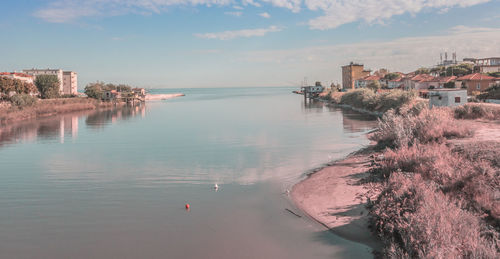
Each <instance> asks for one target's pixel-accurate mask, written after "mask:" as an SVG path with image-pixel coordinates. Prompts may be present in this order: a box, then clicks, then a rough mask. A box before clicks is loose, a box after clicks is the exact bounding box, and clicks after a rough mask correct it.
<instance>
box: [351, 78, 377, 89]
mask: <svg viewBox="0 0 500 259" xmlns="http://www.w3.org/2000/svg"><path fill="white" fill-rule="evenodd" d="M380 79H381V77H380V76H376V75H371V76H365V77H363V78H360V79H358V80H356V81H354V88H356V89H357V88H365V87H366V86H367V85H369V84H370V83H371V82H375V81H378V82H380Z"/></svg>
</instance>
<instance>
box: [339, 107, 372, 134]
mask: <svg viewBox="0 0 500 259" xmlns="http://www.w3.org/2000/svg"><path fill="white" fill-rule="evenodd" d="M342 124H343V125H344V130H346V131H348V132H361V131H366V130H369V129H372V128H374V127H375V126H376V125H377V117H375V116H372V115H366V114H363V113H359V112H356V111H353V110H351V109H342Z"/></svg>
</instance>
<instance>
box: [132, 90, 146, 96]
mask: <svg viewBox="0 0 500 259" xmlns="http://www.w3.org/2000/svg"><path fill="white" fill-rule="evenodd" d="M132 92H133V93H134V94H136V95H138V96H146V90H145V89H144V88H133V89H132Z"/></svg>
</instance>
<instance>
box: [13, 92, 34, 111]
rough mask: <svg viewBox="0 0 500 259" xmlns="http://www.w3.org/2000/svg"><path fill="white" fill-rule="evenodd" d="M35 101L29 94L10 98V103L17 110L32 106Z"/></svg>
mask: <svg viewBox="0 0 500 259" xmlns="http://www.w3.org/2000/svg"><path fill="white" fill-rule="evenodd" d="M37 100H38V99H37V98H36V97H33V96H31V95H29V94H16V95H14V96H12V97H11V98H10V101H11V103H12V104H13V105H15V106H17V107H19V108H24V107H28V106H33V105H34V104H35V103H36V102H37Z"/></svg>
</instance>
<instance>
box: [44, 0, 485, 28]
mask: <svg viewBox="0 0 500 259" xmlns="http://www.w3.org/2000/svg"><path fill="white" fill-rule="evenodd" d="M52 1H53V2H51V4H49V5H48V6H47V7H45V8H42V9H40V10H38V11H36V12H35V16H37V17H39V18H42V19H44V20H46V21H48V22H56V23H62V22H71V21H74V20H76V19H79V18H82V17H90V16H113V15H121V14H126V13H139V14H144V13H161V12H162V11H164V10H165V9H167V8H169V7H174V6H207V7H211V6H214V5H216V6H232V7H233V8H234V9H237V10H240V9H241V8H242V7H241V6H249V5H250V6H255V7H261V6H263V5H266V4H267V5H271V6H274V7H278V8H285V9H288V10H290V11H292V12H294V13H298V12H300V11H301V10H302V9H309V10H310V11H313V12H316V13H319V16H318V17H316V18H313V19H311V20H309V22H308V24H309V27H310V28H311V29H318V30H327V29H333V28H336V27H338V26H341V25H343V24H347V23H352V22H358V21H363V22H366V23H368V24H372V23H383V22H384V21H386V20H388V19H389V18H391V17H393V16H397V15H403V14H409V15H414V14H416V13H419V12H422V11H426V10H433V11H436V13H438V14H439V13H443V12H446V11H448V10H449V9H450V8H454V7H469V6H473V5H477V4H481V3H486V2H490V1H491V0H86V1H77V0H52Z"/></svg>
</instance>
